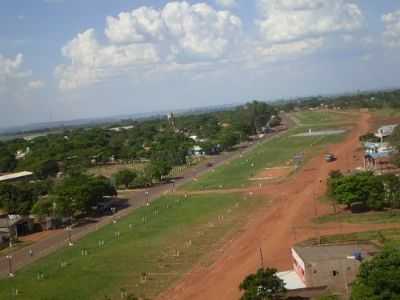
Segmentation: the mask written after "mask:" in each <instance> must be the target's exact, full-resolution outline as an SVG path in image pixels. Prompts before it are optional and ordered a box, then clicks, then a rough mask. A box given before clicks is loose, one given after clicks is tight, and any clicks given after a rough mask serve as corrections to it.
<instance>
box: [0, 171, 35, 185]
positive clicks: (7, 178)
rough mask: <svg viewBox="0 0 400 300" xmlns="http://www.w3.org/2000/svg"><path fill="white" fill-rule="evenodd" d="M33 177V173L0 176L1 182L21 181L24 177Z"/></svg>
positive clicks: (24, 172) (25, 172)
mask: <svg viewBox="0 0 400 300" xmlns="http://www.w3.org/2000/svg"><path fill="white" fill-rule="evenodd" d="M32 175H33V173H32V172H28V171H23V172H18V173H12V174H6V175H2V176H0V182H3V181H8V180H14V179H19V178H24V177H28V176H32Z"/></svg>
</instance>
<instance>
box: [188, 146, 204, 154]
mask: <svg viewBox="0 0 400 300" xmlns="http://www.w3.org/2000/svg"><path fill="white" fill-rule="evenodd" d="M189 155H193V156H203V155H205V152H204V150H203V148H202V147H200V146H198V145H195V146H193V147H192V148H191V149H190V150H189Z"/></svg>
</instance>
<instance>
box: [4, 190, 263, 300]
mask: <svg viewBox="0 0 400 300" xmlns="http://www.w3.org/2000/svg"><path fill="white" fill-rule="evenodd" d="M261 203H265V200H262V199H259V198H256V197H250V196H245V195H242V194H226V195H215V194H206V195H196V196H189V197H188V198H185V197H184V196H173V195H171V196H165V197H161V198H160V199H159V200H157V201H155V202H154V203H153V204H151V206H149V207H143V208H140V209H138V210H136V211H135V212H133V213H132V214H131V215H130V216H129V217H127V218H125V219H123V220H120V221H118V222H117V223H116V224H112V225H110V226H106V227H105V228H103V229H100V230H99V231H97V232H95V233H93V234H90V235H89V236H87V237H86V238H84V239H83V240H81V241H79V242H77V243H76V244H75V245H74V246H73V247H70V248H65V249H63V250H60V251H58V252H56V253H55V254H53V255H50V256H48V257H46V258H44V259H41V260H39V261H38V262H37V263H34V264H32V265H30V266H28V267H25V268H24V269H22V270H21V271H20V272H18V273H17V275H16V277H15V278H12V279H7V280H2V281H0V299H14V298H12V297H11V295H12V294H13V292H15V289H17V290H18V299H29V300H35V299H57V300H59V299H60V300H61V299H62V300H66V299H68V300H76V299H108V298H107V297H111V299H119V298H120V296H119V294H120V293H121V292H123V291H125V290H127V291H128V292H129V293H130V292H131V293H134V294H135V295H138V296H143V297H148V298H152V297H154V296H155V295H157V294H158V293H159V292H160V291H162V290H164V289H165V288H166V287H168V286H169V285H171V284H172V283H173V282H174V281H175V280H177V279H178V278H180V277H181V276H182V275H183V274H184V273H185V272H187V271H188V270H190V268H191V267H192V266H193V264H195V263H201V262H202V263H209V261H208V260H207V257H206V256H204V254H206V253H209V252H210V251H211V250H212V249H213V248H214V247H216V245H217V244H218V241H221V239H222V238H223V237H224V236H225V237H226V236H227V235H228V234H229V233H233V232H234V231H236V230H237V229H238V228H239V227H240V226H241V225H242V224H243V222H244V221H245V220H246V219H247V216H248V215H250V213H251V211H252V210H253V209H255V208H256V207H259V206H260V205H261ZM102 241H104V245H103V244H102Z"/></svg>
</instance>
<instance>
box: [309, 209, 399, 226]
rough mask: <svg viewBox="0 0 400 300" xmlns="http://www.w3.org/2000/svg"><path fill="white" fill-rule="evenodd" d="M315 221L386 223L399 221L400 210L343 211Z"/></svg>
mask: <svg viewBox="0 0 400 300" xmlns="http://www.w3.org/2000/svg"><path fill="white" fill-rule="evenodd" d="M315 222H316V223H329V222H340V223H353V224H364V223H370V224H387V223H400V211H382V212H368V213H362V214H352V213H350V212H344V213H339V214H336V215H335V214H333V215H326V216H322V217H319V218H317V219H316V220H315Z"/></svg>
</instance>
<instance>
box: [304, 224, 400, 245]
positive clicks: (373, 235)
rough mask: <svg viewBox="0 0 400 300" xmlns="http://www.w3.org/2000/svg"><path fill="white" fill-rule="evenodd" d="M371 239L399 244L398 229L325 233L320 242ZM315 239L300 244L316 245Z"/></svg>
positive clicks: (347, 241)
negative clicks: (335, 233)
mask: <svg viewBox="0 0 400 300" xmlns="http://www.w3.org/2000/svg"><path fill="white" fill-rule="evenodd" d="M365 241H372V242H376V243H377V244H381V245H383V244H384V243H386V242H395V243H399V244H400V229H398V228H394V229H384V230H379V231H365V232H355V233H350V234H337V235H327V236H322V237H321V244H334V243H350V242H365ZM316 244H318V241H317V240H316V239H310V240H307V241H304V242H301V243H300V245H316Z"/></svg>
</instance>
